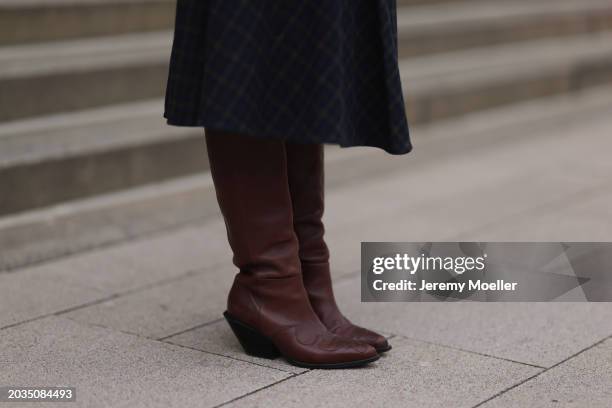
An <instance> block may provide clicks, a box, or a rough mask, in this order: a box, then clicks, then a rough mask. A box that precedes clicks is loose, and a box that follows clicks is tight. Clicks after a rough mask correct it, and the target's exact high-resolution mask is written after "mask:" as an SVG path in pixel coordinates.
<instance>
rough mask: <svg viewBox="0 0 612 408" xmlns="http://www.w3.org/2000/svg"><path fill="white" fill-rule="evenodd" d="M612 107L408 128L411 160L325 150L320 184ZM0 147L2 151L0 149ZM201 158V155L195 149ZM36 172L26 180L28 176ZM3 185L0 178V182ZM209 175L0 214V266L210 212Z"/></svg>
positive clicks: (483, 115) (551, 106) (565, 100)
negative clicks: (324, 169)
mask: <svg viewBox="0 0 612 408" xmlns="http://www.w3.org/2000/svg"><path fill="white" fill-rule="evenodd" d="M611 111H612V88H610V87H607V88H605V87H604V88H602V89H592V90H589V91H585V92H582V93H579V94H565V95H560V96H555V97H550V98H543V99H539V100H533V101H530V102H526V103H523V104H518V105H512V106H508V107H503V108H499V109H492V110H488V111H483V112H479V113H474V114H471V115H467V116H463V117H460V118H453V119H449V120H445V121H439V122H437V123H435V124H432V125H427V126H419V127H415V128H413V135H414V141H415V146H416V148H415V152H414V153H413V155H411V157H410V160H404V159H402V158H392V157H390V156H388V155H386V154H385V153H383V152H381V151H379V150H376V149H366V148H364V149H340V148H337V147H334V146H330V147H329V148H328V149H327V155H326V161H327V189H328V191H329V190H336V189H341V188H350V186H351V185H353V184H363V183H365V182H367V181H368V180H373V179H378V178H383V177H390V176H392V175H393V174H399V172H406V171H409V172H411V173H413V172H414V171H417V170H418V169H419V168H423V167H427V166H430V165H432V163H434V162H435V163H443V162H445V160H447V159H450V158H451V157H457V155H462V154H468V155H469V154H471V153H470V152H473V150H474V149H487V148H492V147H494V146H496V145H498V144H499V143H509V141H510V140H517V139H519V140H520V139H522V140H525V139H528V138H533V137H534V136H533V135H534V134H545V135H546V136H545V137H550V138H552V137H554V135H550V134H548V133H546V132H541V131H538V132H535V130H537V129H547V128H550V126H551V123H555V124H557V125H558V124H559V123H568V124H571V123H573V122H575V121H576V120H583V121H584V120H585V118H588V117H590V115H601V114H602V113H606V112H611ZM0 151H3V149H1V148H0ZM202 156H203V155H202ZM36 178H37V177H36V176H34V175H33V176H31V179H30V181H31V182H35V181H36ZM0 185H2V184H0ZM217 215H218V209H217V203H216V198H215V194H214V190H213V186H212V182H211V179H210V175H209V174H208V173H206V172H202V173H199V174H196V175H193V176H186V177H182V178H177V179H173V180H168V181H165V182H161V183H154V184H150V185H145V186H142V187H138V188H133V189H128V190H124V191H120V192H114V193H109V194H104V195H99V196H96V197H93V198H89V199H84V200H74V201H69V202H65V203H62V204H59V205H55V206H48V207H46V208H43V209H38V210H33V211H28V212H24V213H21V214H17V215H9V216H4V217H0V248H2V251H0V271H2V270H5V271H6V270H11V269H14V268H18V267H21V266H25V265H29V264H33V263H38V262H42V261H44V260H48V259H51V258H56V257H60V256H63V255H66V254H70V253H75V252H80V251H84V250H87V249H90V248H94V247H99V246H103V245H108V244H111V243H115V242H119V241H123V240H128V239H132V238H134V237H136V236H142V235H148V234H153V233H156V232H158V231H161V230H164V229H168V228H173V227H177V226H181V225H185V224H193V223H197V222H203V221H205V220H206V219H207V218H208V217H210V216H217Z"/></svg>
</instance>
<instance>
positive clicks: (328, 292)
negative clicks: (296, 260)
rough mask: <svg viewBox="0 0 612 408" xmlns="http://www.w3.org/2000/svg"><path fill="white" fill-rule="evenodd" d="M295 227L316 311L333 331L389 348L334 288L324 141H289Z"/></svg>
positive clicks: (303, 272) (288, 150) (383, 348)
mask: <svg viewBox="0 0 612 408" xmlns="http://www.w3.org/2000/svg"><path fill="white" fill-rule="evenodd" d="M286 149H287V168H288V175H289V190H290V192H291V201H292V204H293V228H294V230H295V232H296V234H297V237H298V240H299V246H300V249H299V254H300V260H301V264H302V275H303V279H304V286H305V287H306V291H307V292H308V296H309V298H310V303H311V304H312V307H313V308H314V310H315V312H316V313H317V315H318V316H319V318H320V319H321V321H322V322H323V324H325V326H326V327H327V328H328V329H329V330H330V331H331V332H333V333H336V334H338V335H341V336H343V337H347V338H351V339H353V340H357V341H361V342H364V343H368V344H370V345H371V346H373V347H374V348H375V349H376V351H377V352H379V353H382V352H385V351H389V350H390V349H391V346H390V345H389V343H388V342H387V339H385V337H383V336H381V335H380V334H377V333H374V332H373V331H371V330H367V329H364V328H362V327H359V326H355V325H354V324H352V323H351V322H350V321H349V320H348V319H347V318H346V317H344V315H342V313H341V312H340V310H339V308H338V305H337V304H336V300H335V298H334V292H333V289H332V282H331V274H330V270H329V250H328V249H327V245H326V244H325V240H324V239H323V234H324V233H325V228H324V226H323V222H322V217H323V210H324V193H323V190H324V171H323V168H324V163H323V145H320V144H295V143H287V144H286Z"/></svg>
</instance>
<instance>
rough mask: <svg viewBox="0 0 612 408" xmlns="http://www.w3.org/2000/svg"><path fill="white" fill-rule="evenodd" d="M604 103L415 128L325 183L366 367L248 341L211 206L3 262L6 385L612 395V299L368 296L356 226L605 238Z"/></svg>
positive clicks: (340, 287)
mask: <svg viewBox="0 0 612 408" xmlns="http://www.w3.org/2000/svg"><path fill="white" fill-rule="evenodd" d="M610 109H612V103H611V104H610V105H609V106H604V107H602V108H601V109H594V110H593V111H592V112H588V113H583V114H581V115H579V117H570V118H567V120H560V121H549V122H548V123H547V124H545V125H543V124H541V123H539V124H533V125H529V126H527V125H521V126H519V125H518V124H517V126H516V127H513V126H509V127H507V128H506V129H505V130H504V131H503V132H502V131H500V132H497V133H495V134H491V135H490V137H489V138H488V139H487V140H484V141H483V142H482V143H481V142H479V143H477V144H476V145H467V144H466V145H465V146H463V147H462V146H458V145H457V143H455V144H453V143H447V141H446V140H445V139H444V138H445V137H450V136H452V135H449V134H448V132H446V133H445V134H446V135H447V136H439V137H438V136H436V135H435V134H433V133H428V131H427V130H423V132H422V134H420V135H417V137H416V138H415V145H416V146H415V151H414V153H413V155H412V158H409V157H403V158H392V159H389V157H388V156H385V155H384V154H383V153H382V152H372V153H368V154H367V155H366V156H367V157H366V156H364V165H365V163H366V162H367V163H368V165H371V164H372V163H376V162H377V160H380V163H382V161H384V160H393V161H394V164H393V166H395V169H394V170H393V171H387V172H384V173H377V172H375V171H373V172H372V174H371V175H370V176H366V177H361V178H359V180H356V181H355V182H351V183H346V184H344V185H342V186H338V187H336V188H334V189H332V190H330V191H329V192H328V195H327V202H328V210H327V214H326V220H327V225H328V240H329V244H330V247H331V249H332V251H333V256H334V258H333V265H334V274H335V279H336V280H335V282H336V284H335V287H336V291H337V295H338V300H339V303H340V304H341V306H342V308H343V310H344V311H345V312H346V314H347V315H348V316H349V317H350V318H352V319H353V320H354V321H355V322H357V323H360V324H363V325H365V326H368V327H372V328H374V329H377V330H380V331H381V332H383V333H385V334H387V335H388V336H389V337H390V338H391V343H392V344H393V350H392V352H390V353H389V354H388V355H386V356H384V357H383V358H382V359H380V360H379V361H378V362H377V363H375V364H372V365H371V366H370V367H367V368H364V369H356V370H338V371H324V370H304V369H299V368H296V367H292V366H290V365H288V364H287V363H285V362H284V361H283V360H281V359H279V360H274V361H270V360H263V359H258V358H252V357H249V356H246V355H245V354H244V353H243V352H242V350H241V349H240V346H239V345H238V343H237V341H236V340H235V339H234V337H233V336H232V334H231V333H230V330H229V328H228V327H227V325H226V324H225V322H224V321H222V320H221V319H220V317H221V313H222V312H223V310H224V305H225V296H226V293H227V290H228V288H229V285H230V283H231V280H232V278H233V274H234V272H235V271H234V268H233V267H232V266H231V265H230V264H229V260H230V253H229V250H228V248H227V245H226V242H225V231H224V226H223V223H222V221H221V220H220V218H216V219H215V220H213V221H211V222H208V223H206V224H201V225H193V226H190V227H186V228H180V229H175V230H171V231H165V232H163V233H159V234H157V235H152V236H148V237H145V238H141V239H138V240H136V241H131V242H127V243H123V244H120V245H114V246H108V247H104V248H99V249H96V250H92V251H89V252H84V253H80V254H76V255H72V256H69V257H64V258H61V259H57V260H54V261H51V262H46V263H43V264H39V265H34V266H30V267H27V268H22V269H18V270H14V271H11V272H9V273H3V274H0V310H2V313H1V314H0V327H1V329H0V366H1V368H2V369H0V385H19V386H24V385H30V386H41V385H69V386H75V387H77V398H78V403H77V404H76V405H77V406H87V407H103V406H104V407H147V408H150V407H181V408H185V407H215V406H221V405H223V406H228V407H234V406H236V407H253V406H260V407H276V406H278V407H302V406H304V407H334V406H384V407H419V408H422V407H440V406H448V407H477V406H481V407H487V408H489V407H601V408H604V407H606V408H607V407H610V406H612V337H611V336H612V307H611V305H610V304H605V303H599V304H595V303H550V304H544V303H543V304H522V303H514V304H497V303H491V304H477V303H454V304H440V303H424V304H411V303H406V304H362V303H360V301H359V293H360V292H359V274H358V269H359V243H360V241H362V240H368V241H376V240H385V241H390V240H399V241H412V240H414V241H425V240H437V241H439V240H461V239H465V240H472V241H474V240H523V241H531V240H546V241H555V240H572V241H577V240H592V241H606V240H611V239H612V205H611V203H612V188H611V187H612V160H610V152H612V138H610V134H611V131H612V118H611V117H610V115H609V112H610V111H611V110H610ZM449 146H454V147H453V149H454V150H453V151H452V152H448V151H446V152H444V149H448V148H449ZM336 153H337V154H345V153H344V152H340V153H338V152H336ZM346 154H347V155H348V154H355V153H354V152H346ZM5 405H6V406H11V405H10V404H4V405H3V404H2V403H0V407H3V406H5ZM15 406H17V407H27V406H28V404H15ZM31 406H34V407H40V406H41V405H40V404H32V405H31ZM44 406H45V407H46V406H54V404H45V405H44ZM57 406H69V405H65V404H58V405H57Z"/></svg>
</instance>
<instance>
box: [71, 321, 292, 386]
mask: <svg viewBox="0 0 612 408" xmlns="http://www.w3.org/2000/svg"><path fill="white" fill-rule="evenodd" d="M62 318H63V319H69V320H72V321H73V322H75V323H77V324H81V325H87V326H90V327H98V328H101V329H105V330H109V331H112V332H116V333H122V334H125V335H128V336H134V337H138V338H140V339H143V340H148V341H154V342H157V343H163V344H169V345H172V346H175V347H180V348H185V349H189V350H194V351H198V352H200V353H205V354H211V355H214V356H217V357H224V358H229V359H230V360H236V361H240V362H243V363H248V364H252V365H256V366H259V367H264V368H271V369H273V370H277V371H282V372H284V373H290V374H294V373H293V372H292V371H287V370H283V369H282V368H278V367H271V366H267V365H265V364H261V363H256V362H254V361H248V360H242V359H240V358H238V357H232V356H227V355H225V354H220V353H214V352H212V351H207V350H201V349H198V348H195V347H190V346H186V345H184V344H178V343H173V342H171V341H167V340H159V339H155V338H152V337H147V336H143V335H141V334H138V333H133V332H130V331H126V330H121V329H117V328H114V327H108V326H105V325H103V324H99V323H92V322H83V321H79V320H75V319H73V318H71V317H68V316H62Z"/></svg>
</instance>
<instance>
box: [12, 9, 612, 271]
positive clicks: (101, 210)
mask: <svg viewBox="0 0 612 408" xmlns="http://www.w3.org/2000/svg"><path fill="white" fill-rule="evenodd" d="M398 5H399V9H398V24H399V37H400V57H401V72H402V77H403V83H404V87H405V95H406V102H407V110H408V113H409V117H410V121H411V122H412V124H413V129H414V128H416V129H417V131H416V132H414V134H415V138H417V139H418V138H419V133H420V132H419V131H418V129H420V128H423V127H424V126H429V125H430V124H436V123H439V122H441V121H445V122H448V121H453V120H461V119H464V118H466V115H468V117H469V116H473V115H480V116H479V117H482V115H483V114H484V115H486V114H487V112H493V111H495V112H498V111H499V109H509V110H512V109H515V108H516V106H518V105H521V104H526V103H533V101H542V103H544V104H546V103H548V102H547V101H549V100H552V99H554V98H560V97H568V96H570V97H571V96H572V95H578V94H580V93H581V92H584V91H587V90H589V89H595V88H599V87H601V86H603V85H608V84H611V83H612V1H611V0H556V1H552V0H531V1H528V0H512V1H510V0H446V1H444V0H436V1H430V0H399V1H398ZM173 14H174V2H173V1H171V0H0V271H1V270H9V269H11V268H15V267H18V266H22V265H25V264H30V263H34V262H39V261H42V260H45V259H48V258H52V257H57V256H61V255H65V254H68V253H72V252H75V251H81V250H84V249H87V248H91V247H94V246H98V245H104V244H108V243H111V242H116V241H118V240H122V239H129V238H131V237H134V236H138V235H142V234H149V233H153V232H155V231H158V230H162V229H166V228H171V227H174V226H177V225H182V224H185V223H190V222H195V221H197V220H202V219H205V218H206V217H207V216H208V215H210V214H214V213H216V203H215V202H214V194H213V193H212V188H211V184H210V180H209V178H208V175H207V174H206V167H207V163H206V160H205V156H206V155H205V150H204V143H203V139H202V131H201V130H199V129H178V128H172V127H168V126H166V125H165V123H164V120H163V119H162V118H161V113H162V100H161V98H162V96H163V92H164V86H165V79H166V75H167V62H168V58H169V52H170V45H171V31H170V30H171V25H172V21H173V17H174V16H173ZM491 115H492V114H491ZM491 115H490V116H491ZM496 115H499V114H498V113H496ZM491 117H492V116H491ZM352 155H355V156H356V157H357V159H359V157H360V156H359V153H352V152H351V153H347V152H343V154H339V153H337V152H335V151H333V150H332V151H330V155H329V160H330V166H331V169H332V171H330V172H329V173H330V185H331V186H334V185H339V184H340V183H344V182H347V181H350V179H351V178H353V177H354V174H345V173H343V172H342V170H341V169H342V168H345V167H346V166H347V163H349V162H347V160H350V157H351V156H352ZM347 157H349V159H347ZM334 161H337V162H338V164H334ZM353 167H354V166H353ZM334 168H336V169H337V170H338V171H337V172H336V173H334V171H333V169H334ZM353 173H354V172H353ZM357 173H359V172H358V171H357Z"/></svg>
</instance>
